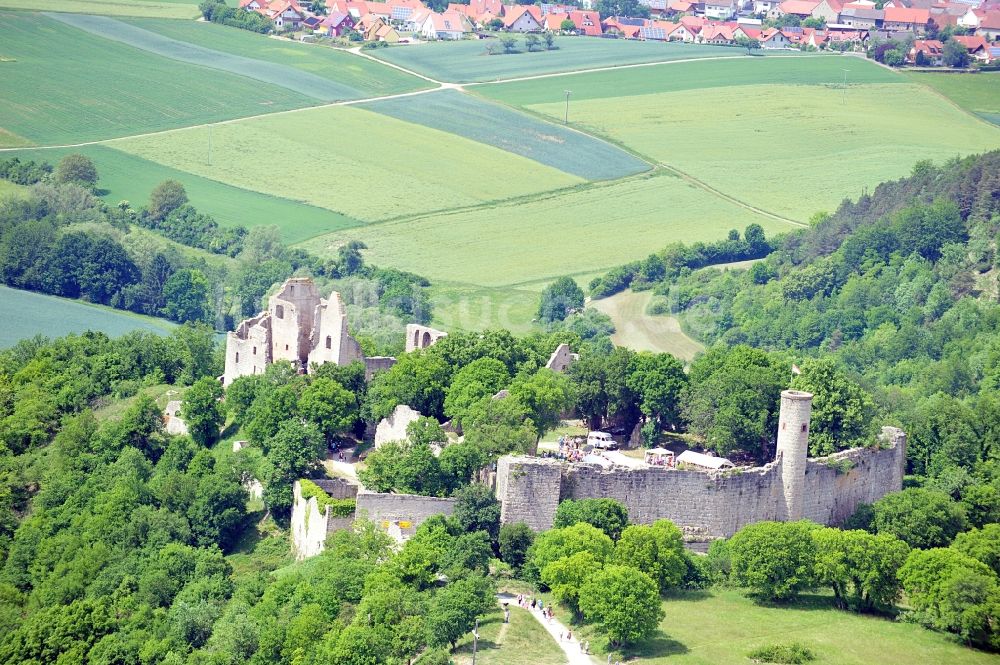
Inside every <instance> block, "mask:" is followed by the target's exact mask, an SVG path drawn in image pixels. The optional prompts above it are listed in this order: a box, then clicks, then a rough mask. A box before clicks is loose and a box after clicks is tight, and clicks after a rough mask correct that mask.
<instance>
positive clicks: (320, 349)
mask: <svg viewBox="0 0 1000 665" xmlns="http://www.w3.org/2000/svg"><path fill="white" fill-rule="evenodd" d="M310 328H311V330H312V336H311V339H310V344H311V346H312V350H311V351H310V352H309V363H310V364H311V363H316V364H317V365H322V364H323V363H336V364H338V365H349V364H351V363H352V362H354V361H355V360H361V359H362V358H364V354H363V353H362V352H361V345H360V344H358V342H357V341H356V340H355V339H354V338H353V337H351V335H350V333H348V332H347V310H346V308H345V307H344V301H343V299H342V298H341V297H340V294H339V293H337V292H336V291H334V292H332V293H331V294H330V297H329V298H328V299H327V300H321V301H320V302H319V304H318V305H316V311H315V313H314V318H313V324H312V326H310Z"/></svg>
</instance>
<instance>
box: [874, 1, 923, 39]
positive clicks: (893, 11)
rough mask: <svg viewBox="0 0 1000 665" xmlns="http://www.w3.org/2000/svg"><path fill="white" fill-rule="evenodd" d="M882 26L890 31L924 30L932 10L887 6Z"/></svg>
mask: <svg viewBox="0 0 1000 665" xmlns="http://www.w3.org/2000/svg"><path fill="white" fill-rule="evenodd" d="M883 11H884V12H885V14H884V20H883V23H882V27H883V28H884V29H886V30H889V31H894V30H898V31H906V32H920V33H922V32H924V31H925V30H926V29H927V20H928V19H929V18H930V16H931V14H930V11H928V10H926V9H911V8H908V7H886V8H885V9H884V10H883Z"/></svg>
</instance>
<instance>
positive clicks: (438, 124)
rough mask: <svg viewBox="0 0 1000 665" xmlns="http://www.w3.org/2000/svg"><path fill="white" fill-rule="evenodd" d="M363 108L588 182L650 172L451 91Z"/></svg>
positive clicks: (630, 159)
mask: <svg viewBox="0 0 1000 665" xmlns="http://www.w3.org/2000/svg"><path fill="white" fill-rule="evenodd" d="M362 106H363V108H366V109H369V110H371V111H375V112H377V113H382V114H385V115H389V116H392V117H394V118H398V119H400V120H405V121H407V122H415V123H419V124H421V125H426V126H428V127H433V128H435V129H440V130H441V131H445V132H451V133H453V134H458V135H459V136H464V137H466V138H469V139H472V140H473V141H479V142H481V143H486V144H488V145H492V146H496V147H497V148H500V149H502V150H506V151H508V152H512V153H514V154H516V155H521V156H523V157H527V158H529V159H533V160H535V161H537V162H541V163H542V164H545V165H546V166H551V167H553V168H557V169H559V170H560V171H565V172H566V173H570V174H572V175H575V176H579V177H580V178H585V179H587V180H610V179H613V178H621V177H624V176H628V175H633V174H635V173H640V172H642V171H646V170H648V169H649V168H650V165H649V164H647V163H646V162H644V161H642V160H641V159H638V158H636V157H635V156H633V155H631V154H629V153H627V152H625V151H624V150H622V149H621V148H618V147H616V146H613V145H611V144H609V143H606V142H604V141H600V140H597V139H595V138H593V137H591V136H588V135H586V134H581V133H580V132H576V131H573V130H570V129H566V128H565V127H562V126H561V125H558V124H556V123H548V122H543V121H541V120H538V119H537V118H533V117H532V116H530V115H527V114H525V113H521V112H518V111H515V110H513V109H509V108H507V107H504V106H500V105H498V104H493V103H491V102H489V101H485V100H482V99H480V98H477V97H473V96H472V95H465V94H462V93H460V92H457V91H455V90H442V91H440V92H435V93H433V94H428V95H420V96H419V97H401V98H397V99H389V100H386V101H380V102H372V103H367V104H364V105H362Z"/></svg>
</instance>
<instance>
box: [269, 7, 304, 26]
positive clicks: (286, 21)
mask: <svg viewBox="0 0 1000 665" xmlns="http://www.w3.org/2000/svg"><path fill="white" fill-rule="evenodd" d="M262 9H263V13H264V16H266V17H268V18H269V19H271V21H272V22H273V23H274V27H275V28H277V29H279V30H298V29H299V27H301V25H302V22H303V21H304V20H305V18H306V13H305V12H304V11H302V8H301V7H299V6H298V5H296V4H294V3H292V2H289V1H288V0H275V1H274V2H272V3H270V4H268V5H267V6H266V7H264V8H262Z"/></svg>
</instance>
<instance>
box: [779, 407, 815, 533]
mask: <svg viewBox="0 0 1000 665" xmlns="http://www.w3.org/2000/svg"><path fill="white" fill-rule="evenodd" d="M812 398H813V396H812V393H807V392H802V391H800V390H784V391H782V393H781V413H780V415H779V417H778V450H777V454H778V458H779V459H780V460H781V484H782V485H783V486H784V491H785V519H787V520H789V521H791V520H799V519H802V492H803V487H804V486H805V479H806V459H807V457H808V455H809V417H810V415H811V413H812Z"/></svg>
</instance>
